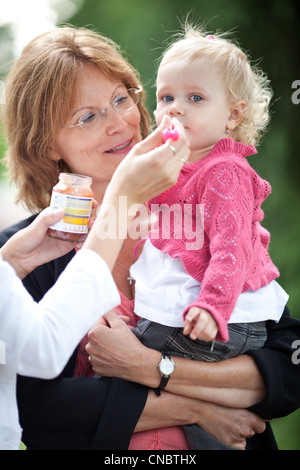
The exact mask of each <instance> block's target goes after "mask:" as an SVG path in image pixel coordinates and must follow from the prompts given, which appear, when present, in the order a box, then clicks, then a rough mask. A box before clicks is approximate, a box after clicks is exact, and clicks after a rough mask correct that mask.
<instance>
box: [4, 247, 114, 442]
mask: <svg viewBox="0 0 300 470" xmlns="http://www.w3.org/2000/svg"><path fill="white" fill-rule="evenodd" d="M119 304H120V295H119V292H118V290H117V288H116V285H115V283H114V281H113V278H112V276H111V273H110V270H109V268H108V266H107V264H106V263H105V262H104V260H103V259H102V258H101V257H100V256H99V255H97V254H96V253H95V252H93V251H92V250H89V249H85V248H83V249H82V250H80V251H79V252H78V253H77V254H76V255H75V257H74V258H73V259H72V260H71V262H70V263H69V265H68V266H67V267H66V269H65V271H64V272H63V273H62V274H61V276H60V277H59V279H58V280H57V282H56V284H55V285H54V286H53V287H52V289H50V290H49V291H48V292H47V294H46V295H45V296H44V298H43V299H42V300H41V301H40V302H39V303H36V302H34V300H33V299H32V297H31V296H30V295H29V293H28V292H27V291H26V289H25V288H24V286H23V284H22V282H21V281H20V279H19V278H18V277H17V275H16V273H15V272H14V270H13V268H12V267H11V266H10V265H9V264H8V263H6V262H4V261H3V260H2V257H1V255H0V449H11V450H13V449H18V448H19V444H20V439H21V428H20V425H19V419H18V409H17V400H16V374H20V375H26V376H32V377H41V378H44V379H51V378H54V377H56V376H57V375H58V374H59V373H60V372H61V371H62V369H63V367H64V366H65V364H66V362H67V361H68V359H69V357H70V356H71V354H72V353H73V351H74V349H75V347H76V346H77V344H78V343H79V341H80V340H81V338H82V337H83V336H84V335H85V333H86V332H87V331H88V329H89V328H90V327H91V326H92V325H93V324H94V323H95V322H96V321H97V320H98V319H99V318H100V317H101V316H102V315H104V314H105V313H106V312H107V311H109V310H110V309H112V308H114V307H116V306H117V305H119Z"/></svg>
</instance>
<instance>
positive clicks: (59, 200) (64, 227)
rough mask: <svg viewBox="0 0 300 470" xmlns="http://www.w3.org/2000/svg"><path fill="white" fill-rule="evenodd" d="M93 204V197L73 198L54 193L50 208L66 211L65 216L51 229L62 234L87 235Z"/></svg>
mask: <svg viewBox="0 0 300 470" xmlns="http://www.w3.org/2000/svg"><path fill="white" fill-rule="evenodd" d="M92 204H93V198H92V197H80V196H71V195H69V194H64V193H60V192H57V191H52V197H51V202H50V206H51V207H52V208H53V209H64V211H65V215H64V217H63V219H62V220H60V221H59V222H57V223H56V224H54V225H51V227H50V228H52V229H53V230H58V231H62V232H70V233H87V232H88V223H89V218H90V215H91V210H92Z"/></svg>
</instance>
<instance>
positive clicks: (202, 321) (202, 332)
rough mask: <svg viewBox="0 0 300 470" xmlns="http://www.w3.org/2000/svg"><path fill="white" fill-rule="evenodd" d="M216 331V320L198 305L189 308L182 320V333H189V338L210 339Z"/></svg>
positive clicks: (213, 337) (214, 335)
mask: <svg viewBox="0 0 300 470" xmlns="http://www.w3.org/2000/svg"><path fill="white" fill-rule="evenodd" d="M217 332H218V325H217V322H216V321H215V319H214V318H213V316H212V315H211V314H210V313H209V312H208V311H207V310H204V309H203V308H198V307H192V308H190V310H189V311H188V313H187V315H186V317H185V321H184V328H183V334H184V335H188V334H189V335H190V338H191V339H201V340H202V341H212V340H214V339H215V337H216V335H217Z"/></svg>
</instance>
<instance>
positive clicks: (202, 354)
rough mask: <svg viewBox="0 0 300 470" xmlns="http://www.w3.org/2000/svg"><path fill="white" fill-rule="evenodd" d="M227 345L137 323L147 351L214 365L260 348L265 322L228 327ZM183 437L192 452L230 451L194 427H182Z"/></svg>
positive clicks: (168, 328)
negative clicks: (150, 349)
mask: <svg viewBox="0 0 300 470" xmlns="http://www.w3.org/2000/svg"><path fill="white" fill-rule="evenodd" d="M228 331H229V341H228V342H227V343H223V342H220V341H214V342H213V343H212V342H206V341H200V340H195V341H194V340H191V339H190V338H189V336H185V335H183V333H182V328H173V327H169V326H164V325H160V324H158V323H154V322H151V321H150V320H146V319H144V318H143V319H141V320H139V322H138V324H137V327H136V328H134V329H133V332H134V334H135V335H136V336H137V337H138V338H139V340H140V341H141V342H142V343H143V344H144V345H145V346H147V347H149V348H152V349H156V350H158V351H161V352H165V353H167V354H170V355H173V356H180V357H185V358H187V359H194V360H196V361H205V362H217V361H221V360H224V359H230V358H232V357H236V356H239V355H241V354H244V353H245V352H246V351H249V350H250V349H259V348H261V347H262V346H263V345H264V343H265V341H266V339H267V330H266V327H265V322H256V323H229V324H228ZM184 428H185V433H186V437H187V440H188V443H189V446H190V448H191V449H192V450H221V449H223V450H225V449H231V448H230V447H227V446H224V445H223V444H222V443H220V442H219V441H217V440H216V439H214V438H213V437H212V436H210V435H209V434H208V433H206V432H205V431H203V430H202V429H200V428H199V427H198V426H197V425H190V426H185V427H184Z"/></svg>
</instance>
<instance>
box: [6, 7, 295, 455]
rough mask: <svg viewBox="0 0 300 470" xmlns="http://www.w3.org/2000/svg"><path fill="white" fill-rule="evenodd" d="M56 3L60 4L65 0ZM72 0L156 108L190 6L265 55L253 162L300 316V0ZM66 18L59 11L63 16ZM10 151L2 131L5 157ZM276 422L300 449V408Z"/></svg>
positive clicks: (282, 439)
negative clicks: (113, 46) (260, 131)
mask: <svg viewBox="0 0 300 470" xmlns="http://www.w3.org/2000/svg"><path fill="white" fill-rule="evenodd" d="M37 1H38V0H37ZM68 2H69V3H70V0H68ZM24 3H26V0H24ZM51 3H52V6H53V8H54V9H56V10H57V11H60V10H61V9H62V5H63V3H64V1H60V2H58V1H55V0H52V2H51ZM73 3H74V4H75V7H76V8H74V10H73V14H72V15H71V16H70V15H69V16H68V15H65V18H67V21H65V22H67V23H70V24H73V25H75V26H88V27H91V28H93V29H95V30H97V31H100V32H101V33H103V34H105V35H107V36H109V37H111V38H112V39H113V40H114V41H116V42H117V43H118V44H119V45H120V46H121V48H122V50H123V52H124V53H125V55H126V56H127V58H128V59H129V61H130V62H131V63H132V64H133V65H134V66H135V67H137V69H138V70H139V72H140V74H141V79H142V83H143V85H144V87H145V89H146V90H147V94H148V107H149V109H150V110H152V111H153V109H154V107H155V88H154V83H155V72H156V68H157V59H158V57H159V56H160V54H161V52H162V51H163V49H164V46H165V44H166V41H167V40H168V38H169V37H170V35H171V34H173V33H174V32H176V31H178V29H179V26H180V23H181V20H184V19H185V18H186V15H187V14H189V15H190V19H191V20H195V21H197V22H201V23H202V22H204V23H205V24H206V27H207V29H208V30H209V31H210V32H214V31H216V30H221V31H229V30H230V31H233V37H234V38H236V39H238V41H239V43H240V45H241V46H242V48H243V49H245V50H246V51H249V52H250V55H251V57H252V59H253V60H254V61H259V64H260V66H261V67H262V68H263V70H264V71H265V72H266V73H267V75H268V76H269V78H270V80H271V84H272V88H273V90H274V98H273V104H272V121H271V126H270V130H269V133H268V134H267V135H266V137H265V139H264V141H263V143H262V144H261V145H260V148H259V154H258V156H256V157H252V159H251V160H250V163H251V164H252V165H253V167H254V168H255V169H256V170H257V171H258V173H259V174H260V175H261V176H262V177H264V178H266V179H267V180H268V181H270V183H271V185H272V195H271V196H270V197H269V198H268V200H267V201H266V202H265V204H264V210H265V221H264V225H265V227H266V228H267V229H268V230H270V232H271V234H272V236H271V246H270V253H271V256H272V258H273V260H274V262H275V263H276V264H277V266H278V267H279V269H280V272H281V277H280V283H281V285H282V286H283V287H284V288H285V289H286V290H287V291H288V293H289V295H290V300H289V303H288V305H289V308H290V311H291V314H292V315H293V316H295V317H298V318H300V308H299V304H300V289H299V283H300V274H299V258H300V250H299V238H300V211H299V206H300V186H299V168H300V162H299V158H300V155H299V144H300V142H299V134H300V129H299V116H300V103H299V104H298V103H297V102H298V101H300V70H299V52H300V41H299V38H300V31H299V19H300V15H299V12H300V2H299V0H264V1H263V2H262V1H261V0H243V1H241V0H210V1H206V0H151V2H148V1H145V0H109V1H108V0H73ZM0 16H1V13H0ZM65 18H64V19H65ZM36 21H38V18H36ZM61 23H62V22H61V21H60V20H59V16H58V20H57V21H56V24H61ZM11 34H12V32H11V30H10V28H9V27H7V25H4V26H3V25H2V26H0V41H1V40H2V41H3V40H6V41H7V38H10V36H11ZM2 51H4V49H2ZM1 59H2V56H1ZM6 63H7V62H6ZM2 65H3V64H2ZM5 73H6V70H5V66H2V68H1V65H0V74H2V76H1V75H0V79H3V78H4V76H5ZM296 81H299V82H298V83H294V82H296ZM293 84H294V85H293ZM293 86H294V88H293ZM295 86H297V89H299V92H298V93H297V89H295ZM4 151H5V139H4V136H3V134H2V136H1V141H0V152H1V153H0V158H2V157H3V154H4ZM0 172H1V170H0ZM2 178H3V171H2ZM3 203H4V201H1V204H3ZM299 373H300V369H299ZM299 394H300V390H299ZM272 427H273V429H274V432H275V434H276V438H277V442H278V445H279V448H280V449H282V450H284V449H288V450H300V411H297V412H295V413H293V414H291V415H290V416H288V417H286V418H282V419H279V420H274V421H273V422H272Z"/></svg>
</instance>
